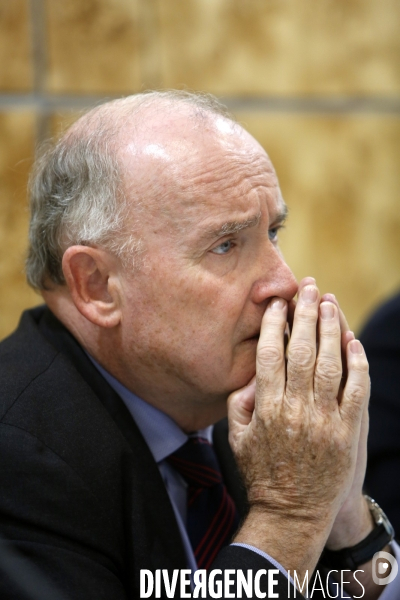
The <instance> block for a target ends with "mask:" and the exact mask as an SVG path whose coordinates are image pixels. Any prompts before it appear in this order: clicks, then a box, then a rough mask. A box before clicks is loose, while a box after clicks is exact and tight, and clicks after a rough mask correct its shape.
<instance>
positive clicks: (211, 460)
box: [167, 437, 239, 569]
mask: <svg viewBox="0 0 400 600" xmlns="http://www.w3.org/2000/svg"><path fill="white" fill-rule="evenodd" d="M167 461H168V462H169V463H170V464H171V465H172V466H173V467H174V468H175V469H176V471H178V473H180V475H182V477H183V478H184V479H185V480H186V481H187V483H188V506H187V532H188V535H189V539H190V542H191V545H192V548H193V552H194V555H195V558H196V562H197V566H198V568H199V569H208V568H209V567H210V566H211V564H212V562H213V560H214V559H215V557H216V555H217V554H218V552H219V550H220V549H221V548H222V547H223V546H225V545H227V544H228V543H229V542H230V540H231V538H232V536H233V534H234V533H235V531H236V529H237V526H238V523H239V519H238V515H237V512H236V508H235V505H234V503H233V500H232V498H231V497H230V496H229V494H228V492H227V489H226V487H225V484H224V483H223V481H222V475H221V471H220V469H219V466H218V462H217V458H216V456H215V453H214V449H213V447H212V446H211V444H210V443H209V442H208V441H207V440H206V439H204V438H201V437H189V439H188V441H187V442H186V443H185V444H184V445H183V446H181V448H179V449H178V450H177V451H176V452H174V453H173V454H171V455H170V456H169V457H168V458H167Z"/></svg>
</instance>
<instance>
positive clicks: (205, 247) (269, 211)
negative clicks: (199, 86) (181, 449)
mask: <svg viewBox="0 0 400 600" xmlns="http://www.w3.org/2000/svg"><path fill="white" fill-rule="evenodd" d="M173 125H174V135H175V137H177V138H179V136H180V135H181V136H182V138H185V135H186V133H185V132H186V130H187V127H188V124H187V121H186V120H185V119H179V118H178V119H177V120H176V121H175V122H174V124H173ZM150 134H151V136H152V137H154V136H155V135H156V136H157V139H158V144H164V145H165V147H166V148H167V150H168V156H169V157H170V161H169V160H165V159H164V160H163V159H160V157H158V156H157V157H153V156H151V157H149V156H148V155H146V156H143V152H142V154H141V156H140V161H141V171H142V172H145V173H148V172H152V173H154V172H160V173H161V174H162V177H161V181H162V182H163V186H162V193H161V198H162V199H161V200H160V203H159V204H153V205H150V207H149V212H148V214H147V218H146V219H142V221H141V234H142V238H143V241H144V245H145V256H144V264H143V267H142V268H141V269H140V271H139V272H136V273H134V274H133V275H130V274H128V275H127V276H126V277H125V278H124V279H123V284H122V285H123V294H122V297H123V299H124V305H123V316H122V327H121V330H120V334H121V338H120V345H121V347H122V348H123V352H122V353H121V355H120V357H119V365H118V366H117V367H116V368H115V369H114V374H115V375H116V376H117V377H118V378H119V379H120V380H121V381H122V382H123V383H125V385H128V387H130V388H131V389H133V390H134V391H135V392H136V393H137V394H139V395H140V396H141V397H143V398H144V399H146V400H147V401H148V402H150V403H152V404H154V405H156V406H159V407H160V408H162V409H163V410H166V411H167V412H169V414H171V416H173V417H174V418H177V419H178V418H179V419H180V420H181V422H182V417H180V416H179V414H182V409H183V414H186V415H188V416H189V415H191V416H190V419H189V420H190V421H192V422H193V425H188V424H187V426H188V427H192V426H194V425H195V424H196V425H197V427H198V426H199V425H201V426H205V425H207V424H209V423H211V422H215V421H216V420H217V419H218V418H221V417H222V416H224V415H225V414H226V398H227V395H228V394H229V393H230V392H232V391H233V390H235V389H237V388H238V387H241V386H243V385H245V384H246V383H247V382H248V381H249V380H250V379H251V377H252V376H253V375H254V373H255V356H256V342H255V340H254V339H253V340H249V338H251V337H252V336H254V335H256V334H257V333H258V332H259V329H260V324H261V318H262V315H263V313H264V310H265V307H266V305H267V302H268V300H269V298H271V297H272V296H276V295H278V296H281V297H284V298H286V299H287V300H290V299H291V298H292V297H293V295H294V294H295V292H296V289H297V284H296V281H295V279H294V277H293V275H292V273H291V271H290V269H289V268H288V267H287V265H286V263H285V262H284V260H283V258H282V256H281V254H280V252H279V250H278V247H277V242H276V240H273V241H271V239H270V238H269V234H268V231H269V229H270V228H271V227H272V226H273V224H274V221H275V219H276V217H277V216H278V215H279V214H280V213H281V212H282V207H283V206H284V205H283V201H282V198H281V194H280V190H279V186H278V182H277V178H276V175H275V172H274V170H273V167H272V165H271V163H270V161H269V159H268V157H267V155H266V153H265V152H264V150H263V149H262V148H261V147H260V146H259V144H258V143H257V142H256V141H255V140H254V139H253V138H252V137H251V136H250V135H249V134H247V133H246V132H245V131H244V130H243V129H241V128H240V127H238V126H233V127H232V126H230V127H229V128H228V130H227V132H226V133H225V134H224V135H222V136H221V133H220V131H219V130H216V128H215V126H214V124H213V122H212V121H210V123H209V125H208V130H207V132H206V133H204V134H203V135H201V136H200V139H198V138H199V136H198V135H192V136H191V137H190V136H187V137H186V138H185V143H184V144H182V145H181V146H179V145H178V146H177V145H175V144H170V143H169V142H168V139H167V136H168V131H167V132H166V133H163V131H161V130H156V131H154V129H153V130H152V131H151V132H150ZM142 143H143V147H146V140H144V141H143V142H142ZM138 153H139V149H138V148H137V147H136V148H135V157H134V160H137V156H138ZM122 156H123V161H124V162H125V165H126V166H127V172H129V171H130V169H129V168H128V166H129V163H130V161H132V155H131V154H130V153H129V152H126V151H125V153H123V155H122ZM160 162H161V163H162V164H161V165H160ZM143 163H144V164H143ZM177 165H178V166H177ZM157 169H158V170H159V171H157ZM135 173H137V171H135ZM135 177H136V174H135ZM146 183H147V180H146V181H145V182H144V183H143V190H144V188H145V186H146ZM130 185H131V182H130V181H129V177H128V178H127V181H126V186H127V187H128V188H129V186H130ZM135 185H136V187H137V186H138V184H137V183H135ZM168 187H169V188H170V190H169V189H168ZM139 188H140V183H139ZM257 214H261V220H260V223H259V224H258V225H257V226H255V227H249V228H246V229H244V230H242V231H240V232H239V233H237V234H234V235H227V236H222V237H221V236H219V237H215V238H211V239H207V240H204V239H203V236H204V232H205V231H208V230H209V229H210V227H211V228H212V227H215V226H216V225H219V226H220V225H222V224H223V223H224V222H228V221H241V220H245V219H247V218H250V217H253V216H254V215H257ZM226 240H232V243H234V244H236V245H235V246H234V247H233V248H232V250H231V251H229V252H228V253H227V254H226V255H220V254H216V253H215V252H214V251H213V250H214V249H215V248H216V247H217V246H218V245H219V244H221V243H223V242H224V241H226ZM128 360H129V361H130V363H131V364H132V365H134V368H129V364H127V363H128ZM127 374H128V375H127ZM166 398H167V400H166ZM166 407H167V408H166ZM194 421H196V423H194ZM185 425H186V424H185ZM197 427H196V428H197Z"/></svg>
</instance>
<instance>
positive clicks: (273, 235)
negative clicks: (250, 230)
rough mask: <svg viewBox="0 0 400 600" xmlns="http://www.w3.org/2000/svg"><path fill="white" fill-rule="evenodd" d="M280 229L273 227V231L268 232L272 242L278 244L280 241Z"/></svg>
mask: <svg viewBox="0 0 400 600" xmlns="http://www.w3.org/2000/svg"><path fill="white" fill-rule="evenodd" d="M279 229H280V228H279V227H273V228H272V229H269V230H268V237H269V239H270V240H271V242H277V241H278V231H279Z"/></svg>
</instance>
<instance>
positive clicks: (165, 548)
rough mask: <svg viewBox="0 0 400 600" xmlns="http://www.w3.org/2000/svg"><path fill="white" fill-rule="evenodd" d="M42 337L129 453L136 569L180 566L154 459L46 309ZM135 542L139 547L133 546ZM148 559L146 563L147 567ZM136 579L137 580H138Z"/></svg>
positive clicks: (129, 501)
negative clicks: (86, 388) (90, 394)
mask: <svg viewBox="0 0 400 600" xmlns="http://www.w3.org/2000/svg"><path fill="white" fill-rule="evenodd" d="M39 327H40V330H41V332H42V334H43V335H44V336H45V338H46V339H47V340H48V341H49V342H50V343H51V344H52V345H53V346H54V347H55V348H56V349H57V350H58V351H59V352H61V353H62V354H64V355H65V356H67V357H68V359H69V360H70V361H71V362H72V364H73V365H74V367H75V368H76V370H77V371H78V373H79V374H80V375H81V377H82V378H83V379H84V381H85V382H86V383H87V384H88V385H89V386H90V387H91V389H92V390H93V392H94V394H95V395H96V397H97V398H98V399H99V400H100V402H101V403H102V405H103V406H104V408H105V409H106V410H107V412H108V413H109V414H110V416H111V418H112V419H113V420H114V422H115V423H116V425H117V426H118V428H119V430H120V431H121V433H122V435H123V436H124V438H125V440H126V441H127V443H128V444H129V446H130V449H131V451H132V454H131V456H130V457H129V463H130V464H131V465H132V466H131V467H128V468H127V469H126V474H127V476H126V481H125V487H126V489H125V499H126V501H127V502H126V504H127V506H128V507H129V508H128V512H129V515H127V518H128V520H130V521H131V523H132V525H131V531H132V535H131V536H127V540H128V551H129V555H130V556H131V558H132V559H133V563H134V565H135V570H138V569H141V568H143V569H144V568H147V569H149V568H152V569H157V568H164V569H179V568H185V566H186V558H185V553H184V549H183V545H182V541H181V537H180V533H179V530H178V526H177V524H176V519H175V515H174V512H173V509H172V506H171V502H170V500H169V497H168V494H167V491H166V489H165V485H164V482H163V480H162V478H161V475H160V472H159V470H158V467H157V465H156V463H155V461H154V459H153V456H152V454H151V452H150V450H149V448H148V446H147V444H146V442H145V440H144V438H143V436H142V434H141V432H140V431H139V429H138V427H137V425H136V423H135V422H134V420H133V418H132V416H131V414H130V412H129V411H128V409H127V407H126V406H125V404H124V402H123V401H122V400H121V398H120V397H119V396H118V394H116V392H115V391H114V390H113V389H112V388H111V386H110V385H109V384H108V383H107V381H106V380H105V379H104V378H103V377H102V376H101V374H100V373H99V371H98V370H97V369H96V368H95V367H94V365H93V364H92V362H91V361H90V360H89V358H88V357H87V355H86V353H85V352H84V351H83V350H82V348H81V347H80V346H79V344H78V343H77V342H76V340H75V339H74V338H73V337H72V335H71V334H70V333H69V332H68V331H67V330H66V329H65V328H64V326H63V325H62V324H61V323H60V322H59V321H58V319H56V318H55V317H54V315H53V314H52V313H51V312H50V311H49V310H47V309H45V310H44V312H43V316H42V317H41V319H40V324H39ZM138 541H140V543H138ZM149 558H151V563H152V564H151V565H149ZM137 580H138V579H137Z"/></svg>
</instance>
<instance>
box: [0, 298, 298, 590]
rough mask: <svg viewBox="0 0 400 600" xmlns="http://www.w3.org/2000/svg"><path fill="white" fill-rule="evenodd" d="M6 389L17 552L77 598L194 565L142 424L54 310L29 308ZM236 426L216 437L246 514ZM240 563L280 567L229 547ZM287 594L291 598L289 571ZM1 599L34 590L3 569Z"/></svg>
mask: <svg viewBox="0 0 400 600" xmlns="http://www.w3.org/2000/svg"><path fill="white" fill-rule="evenodd" d="M0 390H1V395H0V532H1V533H2V535H3V537H4V538H6V539H7V540H12V544H13V548H14V549H15V550H16V551H17V553H19V554H22V555H23V556H24V557H26V558H27V559H28V560H29V561H30V562H31V563H34V564H35V565H36V566H37V567H38V568H39V570H40V573H42V574H45V576H46V578H48V580H49V581H51V582H52V583H53V584H54V585H55V586H56V587H57V589H59V590H62V591H63V592H64V594H66V597H67V598H69V599H70V600H78V599H79V600H80V599H82V600H91V599H93V600H101V599H104V600H122V599H127V598H129V599H131V598H138V597H139V573H140V569H150V570H152V571H155V570H156V569H182V568H186V561H185V555H184V551H183V547H182V542H181V539H180V535H179V531H178V528H177V525H176V521H175V517H174V513H173V509H172V507H171V503H170V500H169V498H168V495H167V492H166V490H165V487H164V484H163V481H162V479H161V476H160V474H159V471H158V468H157V465H156V464H155V462H154V460H153V457H152V455H151V453H150V451H149V449H148V447H147V445H146V443H145V441H144V439H143V437H142V435H141V433H140V431H139V430H138V428H137V426H136V424H135V423H134V421H133V419H132V417H131V415H130V413H129V412H128V410H127V408H126V407H125V405H124V403H123V402H122V401H121V399H120V398H119V397H118V396H117V394H116V393H115V392H114V391H113V390H112V389H111V388H110V387H109V385H108V384H107V382H106V381H105V380H104V379H103V377H102V376H101V375H100V374H99V372H98V371H97V370H96V369H95V367H94V366H93V365H92V363H91V361H90V360H89V359H88V358H87V356H86V354H85V353H84V352H83V350H82V349H81V348H80V346H79V345H78V344H77V342H76V341H75V340H74V338H73V337H72V336H71V335H70V334H69V332H68V331H67V330H66V329H65V328H64V327H63V326H62V325H61V323H60V322H59V321H58V320H57V319H56V318H55V317H54V316H53V315H52V314H51V312H50V311H49V310H48V309H46V308H44V307H39V308H37V309H34V310H31V311H27V312H26V313H24V315H23V317H22V319H21V323H20V325H19V328H18V329H17V331H16V332H15V333H14V334H13V335H12V336H10V337H9V338H8V339H6V340H5V341H3V342H2V343H1V344H0ZM224 428H225V429H226V424H225V425H224V424H222V425H221V426H219V427H216V439H215V446H216V450H217V452H218V453H219V458H220V462H221V464H222V470H223V472H224V475H225V478H226V483H227V485H228V486H229V488H230V493H231V495H232V496H233V498H234V500H235V501H236V503H237V505H238V507H239V509H240V510H242V511H243V510H244V502H245V500H244V495H243V490H242V489H241V487H240V485H238V478H237V475H236V472H235V466H234V463H233V462H232V461H233V457H232V455H231V453H230V450H229V445H228V443H227V438H226V432H225V433H224V431H223V430H224ZM228 567H229V568H233V569H237V568H241V569H247V568H252V569H253V570H257V569H261V568H263V569H268V568H269V567H271V565H270V563H268V561H266V560H264V559H263V558H262V557H260V556H258V555H256V554H254V553H252V552H250V551H248V550H246V549H242V548H235V547H229V548H228V549H225V550H223V551H222V552H221V553H220V555H219V556H218V558H217V560H216V562H215V564H214V565H213V568H222V569H224V568H228ZM0 570H1V564H0ZM23 576H24V574H23V573H21V577H23ZM28 587H29V586H28ZM276 591H279V592H280V596H279V597H280V598H285V597H286V594H287V581H286V579H285V578H284V577H283V576H281V575H280V576H279V588H278V589H277V590H276ZM292 597H293V590H292ZM297 597H299V594H297ZM0 598H1V599H2V600H11V599H12V600H20V599H21V600H22V599H24V600H27V599H28V598H30V596H28V595H25V594H24V593H23V592H22V591H21V589H19V587H18V586H17V585H15V583H12V581H11V579H10V577H9V575H7V574H6V573H4V572H3V573H2V574H0Z"/></svg>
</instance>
